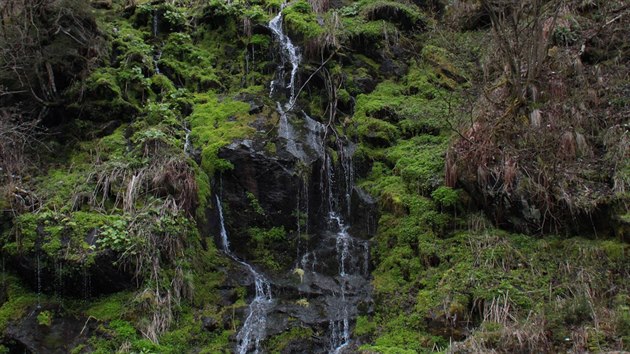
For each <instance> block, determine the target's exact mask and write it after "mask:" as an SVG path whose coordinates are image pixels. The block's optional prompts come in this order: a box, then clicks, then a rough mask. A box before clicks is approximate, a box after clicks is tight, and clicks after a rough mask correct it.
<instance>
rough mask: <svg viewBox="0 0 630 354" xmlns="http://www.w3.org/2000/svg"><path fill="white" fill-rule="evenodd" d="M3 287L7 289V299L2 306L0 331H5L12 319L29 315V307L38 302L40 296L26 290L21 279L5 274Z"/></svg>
mask: <svg viewBox="0 0 630 354" xmlns="http://www.w3.org/2000/svg"><path fill="white" fill-rule="evenodd" d="M3 276H4V277H5V279H4V281H3V284H1V285H2V288H3V289H4V291H6V301H5V302H4V303H3V304H2V305H1V306H0V332H1V333H4V331H5V330H6V329H7V326H8V325H9V323H10V322H12V321H17V320H19V319H21V318H22V317H24V316H26V315H27V312H28V309H29V308H32V307H34V306H35V304H37V303H38V297H37V295H36V294H33V293H31V292H29V291H28V290H26V289H25V288H24V287H23V286H22V284H21V282H20V279H19V278H17V277H14V276H12V275H8V274H4V275H3Z"/></svg>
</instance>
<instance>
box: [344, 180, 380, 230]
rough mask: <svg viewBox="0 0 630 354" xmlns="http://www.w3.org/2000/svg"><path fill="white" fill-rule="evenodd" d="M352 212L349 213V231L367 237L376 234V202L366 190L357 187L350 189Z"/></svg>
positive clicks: (377, 216)
mask: <svg viewBox="0 0 630 354" xmlns="http://www.w3.org/2000/svg"><path fill="white" fill-rule="evenodd" d="M351 205H352V208H351V210H352V213H351V215H350V225H352V227H351V229H350V232H351V233H352V234H353V235H355V236H356V237H361V238H364V239H368V238H369V237H371V236H374V235H375V234H376V227H377V223H378V218H379V215H378V204H377V201H376V199H374V198H372V196H371V195H369V194H368V193H367V192H366V191H364V190H363V189H361V188H359V187H354V188H353V189H352V198H351Z"/></svg>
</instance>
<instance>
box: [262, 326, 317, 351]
mask: <svg viewBox="0 0 630 354" xmlns="http://www.w3.org/2000/svg"><path fill="white" fill-rule="evenodd" d="M312 335H313V330H312V329H311V328H304V327H293V328H291V329H290V330H288V331H284V332H282V333H280V334H278V335H275V336H273V337H271V338H270V339H268V340H267V343H266V344H265V347H267V348H269V349H270V352H272V353H281V352H282V351H283V350H284V349H285V348H286V347H287V346H288V345H289V344H291V343H292V342H295V341H301V340H306V339H309V338H311V336H312Z"/></svg>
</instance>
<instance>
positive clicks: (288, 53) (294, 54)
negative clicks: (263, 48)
mask: <svg viewBox="0 0 630 354" xmlns="http://www.w3.org/2000/svg"><path fill="white" fill-rule="evenodd" d="M285 5H286V3H283V4H282V6H281V7H280V11H278V14H277V15H276V17H274V18H273V19H271V21H269V28H270V29H271V31H272V32H273V33H274V35H275V37H276V39H277V41H278V43H279V44H280V49H281V53H282V59H283V63H284V61H285V60H288V61H289V62H290V63H291V77H290V80H289V84H288V85H286V87H285V88H286V89H289V91H290V96H289V102H287V104H286V105H285V107H284V108H285V110H291V109H292V108H293V106H294V105H295V100H296V96H295V95H296V91H295V76H296V75H297V72H298V68H299V66H300V61H301V60H302V57H301V56H300V53H299V51H298V48H297V47H296V46H294V45H293V42H291V39H290V38H289V36H287V35H286V34H285V33H284V30H283V29H282V9H283V8H284V6H285ZM283 73H284V70H283V65H280V66H279V70H278V76H279V79H280V80H281V82H280V83H281V84H284V77H283V76H284V75H283ZM276 84H278V82H276V81H275V80H274V81H272V82H271V92H270V94H271V95H273V91H274V87H275V86H276Z"/></svg>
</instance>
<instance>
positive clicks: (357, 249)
mask: <svg viewBox="0 0 630 354" xmlns="http://www.w3.org/2000/svg"><path fill="white" fill-rule="evenodd" d="M284 6H285V4H283V5H282V7H281V9H280V12H278V14H277V15H276V16H275V17H274V18H273V19H272V20H271V21H270V22H269V28H270V29H271V31H272V32H273V34H274V37H275V39H276V40H277V42H278V44H279V46H280V49H281V50H280V53H281V59H282V63H281V64H280V65H278V70H277V73H276V76H275V78H274V80H272V81H271V87H270V93H269V94H270V97H274V91H275V89H276V88H281V89H284V90H285V91H286V92H287V95H288V96H289V100H288V102H287V103H286V104H284V105H282V104H281V103H280V102H277V108H276V109H277V111H278V113H279V114H280V120H279V124H278V135H279V137H280V138H282V139H284V140H285V141H286V150H287V152H289V153H291V154H292V155H293V156H295V157H297V158H299V159H300V160H301V161H302V162H305V163H306V164H311V163H313V162H315V161H316V160H320V161H323V166H322V169H321V171H322V175H321V178H320V192H321V193H320V195H321V196H322V202H323V204H322V209H323V210H322V211H323V212H324V213H326V214H325V215H327V216H328V218H327V219H328V220H327V221H328V222H327V227H326V228H325V229H324V230H322V231H323V233H324V234H325V235H326V236H325V238H324V239H323V240H322V245H320V246H317V247H318V248H320V249H330V250H331V251H332V252H333V253H332V254H335V253H336V263H337V268H338V271H337V274H336V275H334V278H335V280H336V283H337V284H338V288H337V287H336V286H334V289H332V290H331V291H330V293H329V294H327V295H326V296H327V298H328V299H329V302H327V305H326V308H325V311H326V313H327V316H328V321H329V327H330V329H329V330H330V337H329V341H328V348H327V350H328V352H329V353H341V352H342V351H343V350H344V348H347V347H348V346H349V345H350V343H351V338H350V337H351V331H350V321H351V318H352V317H351V316H355V315H356V313H357V309H356V304H357V297H358V296H360V295H358V291H363V290H364V289H365V288H364V287H367V286H368V285H367V284H368V281H367V277H368V276H369V269H368V265H369V258H368V254H369V247H368V242H367V241H363V240H359V239H356V238H354V237H352V236H351V235H350V234H349V232H348V230H349V226H348V225H346V223H345V221H344V219H343V218H344V216H349V215H350V213H351V196H352V190H353V187H354V167H353V164H352V155H353V153H354V149H355V147H354V145H352V144H346V145H344V142H342V141H341V139H338V140H337V141H338V156H339V161H340V164H339V165H340V170H341V174H343V176H341V178H342V180H340V182H342V183H340V184H339V185H343V188H342V187H339V188H335V187H333V186H334V185H335V178H334V177H335V176H334V166H333V162H332V158H331V156H329V154H328V153H327V152H326V143H325V141H324V136H325V132H326V129H328V127H326V126H324V125H323V124H322V123H320V122H318V121H316V120H314V119H312V118H311V117H309V116H308V115H307V114H306V113H304V112H303V116H304V118H303V123H304V129H303V131H304V132H305V134H300V136H298V134H296V131H295V129H294V128H293V126H291V123H290V122H289V119H288V113H289V112H290V111H292V110H293V108H294V106H295V104H296V100H297V95H299V92H297V90H296V75H297V72H298V68H299V64H300V61H301V56H300V54H299V51H298V48H297V47H296V46H294V45H293V43H292V42H291V39H290V38H289V37H288V36H287V35H286V34H285V33H284V31H283V29H282V8H284ZM287 62H290V63H291V75H290V80H289V82H288V83H287V82H286V80H285V76H286V75H285V73H284V64H285V63H287ZM307 151H308V152H309V154H307V153H306V152H307ZM333 189H334V190H333ZM305 191H306V197H308V188H305ZM336 192H338V194H339V195H340V199H341V198H343V200H342V201H341V200H337V199H336V197H335V195H336V194H335V193H336ZM298 199H300V197H299V196H298ZM305 205H306V208H307V214H308V200H306V204H305ZM342 205H343V207H345V209H344V208H343V207H342ZM297 209H298V233H301V231H302V230H301V228H300V225H299V223H300V220H299V215H300V213H299V210H300V203H299V200H298V206H297ZM307 233H308V231H307ZM329 243H330V244H331V245H334V248H326V245H328V244H329ZM317 252H318V251H317V250H312V251H310V252H309V250H308V249H307V250H304V253H303V255H302V256H301V257H299V253H300V247H299V246H298V258H297V259H299V262H298V261H297V260H296V264H299V265H300V266H301V269H302V271H309V272H312V273H316V266H317V265H318V262H317V258H318V253H317ZM324 256H328V254H326V253H324ZM333 257H334V256H333ZM320 259H321V258H320ZM333 259H334V258H331V261H332V260H333ZM333 262H334V261H333ZM324 263H326V262H323V263H321V264H322V265H323V266H324V267H325V266H326V265H325V264H324ZM333 264H334V263H333Z"/></svg>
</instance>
